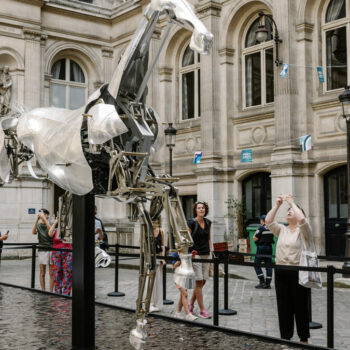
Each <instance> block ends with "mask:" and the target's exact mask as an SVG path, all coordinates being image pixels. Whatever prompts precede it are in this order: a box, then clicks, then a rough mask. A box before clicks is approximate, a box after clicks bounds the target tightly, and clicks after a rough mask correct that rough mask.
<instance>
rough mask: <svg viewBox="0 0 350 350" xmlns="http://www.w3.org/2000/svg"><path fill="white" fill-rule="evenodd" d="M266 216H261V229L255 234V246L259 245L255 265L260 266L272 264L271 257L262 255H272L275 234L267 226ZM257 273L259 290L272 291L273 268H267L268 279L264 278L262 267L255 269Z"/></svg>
mask: <svg viewBox="0 0 350 350" xmlns="http://www.w3.org/2000/svg"><path fill="white" fill-rule="evenodd" d="M265 218H266V215H261V217H260V227H259V228H258V230H257V231H256V232H255V235H254V237H253V239H254V242H255V244H256V245H257V250H256V254H257V255H256V256H255V264H260V263H261V262H263V261H264V262H265V264H272V258H271V257H261V256H259V254H261V255H272V244H273V242H274V240H273V234H272V232H271V231H269V229H268V228H267V226H266V225H265ZM254 269H255V272H256V274H257V276H258V278H259V284H258V285H256V286H255V288H258V289H261V288H263V289H270V288H271V280H272V268H271V267H267V268H266V279H265V277H264V273H263V270H262V268H261V267H260V266H255V267H254Z"/></svg>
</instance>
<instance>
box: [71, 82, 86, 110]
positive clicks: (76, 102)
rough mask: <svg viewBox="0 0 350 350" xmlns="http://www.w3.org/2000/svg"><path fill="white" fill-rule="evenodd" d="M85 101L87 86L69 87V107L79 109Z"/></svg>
mask: <svg viewBox="0 0 350 350" xmlns="http://www.w3.org/2000/svg"><path fill="white" fill-rule="evenodd" d="M84 103H85V88H79V87H73V86H70V87H69V109H77V108H80V107H81V106H83V105H84Z"/></svg>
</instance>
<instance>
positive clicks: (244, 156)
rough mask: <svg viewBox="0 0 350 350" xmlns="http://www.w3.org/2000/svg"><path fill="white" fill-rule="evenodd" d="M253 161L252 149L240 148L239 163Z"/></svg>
mask: <svg viewBox="0 0 350 350" xmlns="http://www.w3.org/2000/svg"><path fill="white" fill-rule="evenodd" d="M252 161H253V151H252V150H251V149H250V148H249V149H242V152H241V163H251V162H252Z"/></svg>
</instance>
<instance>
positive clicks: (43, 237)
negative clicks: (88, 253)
mask: <svg viewBox="0 0 350 350" xmlns="http://www.w3.org/2000/svg"><path fill="white" fill-rule="evenodd" d="M49 216H50V212H49V211H48V210H47V209H40V210H39V213H38V215H37V217H36V220H35V223H34V226H33V229H32V234H33V235H36V234H37V235H38V241H39V249H38V260H39V266H40V286H41V289H42V290H45V275H46V266H48V267H49V276H50V292H52V291H53V274H52V265H51V254H52V252H51V251H50V250H45V249H43V248H52V247H53V239H52V238H51V237H50V236H49V230H50V228H51V225H50V223H49ZM39 221H40V222H39Z"/></svg>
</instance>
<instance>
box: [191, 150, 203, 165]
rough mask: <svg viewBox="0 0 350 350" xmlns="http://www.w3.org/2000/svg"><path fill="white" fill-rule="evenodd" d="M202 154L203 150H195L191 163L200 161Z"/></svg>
mask: <svg viewBox="0 0 350 350" xmlns="http://www.w3.org/2000/svg"><path fill="white" fill-rule="evenodd" d="M202 155H203V152H195V154H194V159H193V164H199V163H200V162H201V159H202Z"/></svg>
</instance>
